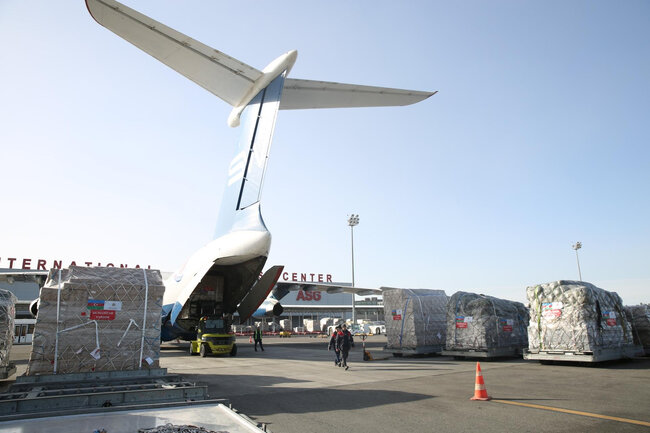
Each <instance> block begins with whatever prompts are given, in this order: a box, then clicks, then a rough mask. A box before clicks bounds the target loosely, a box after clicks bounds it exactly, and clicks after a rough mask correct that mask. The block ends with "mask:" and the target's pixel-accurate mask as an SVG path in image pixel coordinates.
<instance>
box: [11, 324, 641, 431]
mask: <svg viewBox="0 0 650 433" xmlns="http://www.w3.org/2000/svg"><path fill="white" fill-rule="evenodd" d="M327 341H328V340H327V339H326V338H310V337H296V336H294V337H291V338H288V339H284V338H277V337H269V338H265V340H264V346H265V349H266V350H265V351H264V352H262V351H258V352H255V351H254V350H253V344H251V343H249V342H248V338H238V346H239V347H238V349H239V350H238V354H237V357H232V358H231V357H207V358H201V357H196V356H193V357H190V356H189V355H188V343H164V344H163V345H162V350H161V366H162V367H165V368H167V369H168V371H169V372H170V373H179V374H182V375H183V376H184V377H185V378H186V379H188V380H191V381H196V382H201V383H205V384H207V385H208V392H209V395H210V397H211V398H227V399H229V400H230V402H231V403H232V405H233V407H235V408H237V409H238V410H240V411H241V412H243V413H244V414H246V415H248V416H249V417H251V418H252V419H254V420H255V421H257V422H260V423H265V424H267V425H268V428H269V429H270V430H271V431H272V432H273V433H293V432H296V433H298V432H301V433H302V432H306V431H308V432H327V433H332V432H340V431H347V432H373V433H375V432H388V431H391V432H393V431H404V432H419V431H434V430H435V431H448V432H503V431H516V432H577V431H589V432H612V431H615V432H628V431H629V432H633V431H650V358H636V359H633V360H625V361H617V362H609V363H605V364H599V365H589V366H583V365H567V364H562V365H542V364H540V363H538V362H532V361H523V360H521V359H509V360H499V361H485V360H484V361H481V369H482V371H483V377H484V380H485V384H486V388H487V391H488V394H489V395H490V396H491V397H492V398H493V399H492V400H491V401H470V400H469V399H470V397H472V396H473V395H474V384H475V379H476V375H475V369H476V360H455V359H454V358H451V357H440V356H434V357H424V358H408V357H404V358H394V357H392V356H388V354H384V353H383V352H382V350H381V348H382V347H383V346H384V344H385V343H386V339H385V337H383V336H372V337H369V339H368V341H367V347H368V349H369V350H370V352H371V353H372V354H374V355H375V357H383V358H387V359H383V360H377V361H369V362H364V361H363V360H362V353H363V352H362V349H361V342H360V341H359V338H357V341H358V342H357V345H356V348H355V349H353V351H352V352H351V356H350V362H349V364H350V370H348V371H345V370H344V369H342V368H338V367H335V366H334V355H333V353H332V352H328V351H327ZM28 351H29V346H14V348H13V349H12V359H14V360H15V362H16V363H17V367H18V374H22V372H24V370H25V367H26V359H27V357H28ZM5 382H7V381H5Z"/></svg>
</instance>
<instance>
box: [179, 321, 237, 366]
mask: <svg viewBox="0 0 650 433" xmlns="http://www.w3.org/2000/svg"><path fill="white" fill-rule="evenodd" d="M199 354H200V355H201V356H202V357H206V356H207V355H230V356H237V344H235V334H234V333H233V332H231V331H230V326H229V325H228V324H227V323H226V321H225V320H224V319H223V318H221V317H210V316H204V317H201V319H199V325H198V326H197V329H196V340H192V341H190V355H199Z"/></svg>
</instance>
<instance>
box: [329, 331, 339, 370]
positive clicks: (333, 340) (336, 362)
mask: <svg viewBox="0 0 650 433" xmlns="http://www.w3.org/2000/svg"><path fill="white" fill-rule="evenodd" d="M340 330H341V325H336V328H334V332H332V336H331V337H330V344H329V345H328V346H327V350H332V349H334V355H335V356H336V359H335V360H334V365H336V366H337V367H340V366H341V351H340V350H339V348H338V346H337V345H336V336H337V335H338V333H339V331H340Z"/></svg>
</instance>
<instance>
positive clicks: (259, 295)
mask: <svg viewBox="0 0 650 433" xmlns="http://www.w3.org/2000/svg"><path fill="white" fill-rule="evenodd" d="M283 269H284V266H273V267H272V268H271V269H269V270H268V271H266V272H265V273H264V275H262V278H260V279H259V280H257V282H256V283H255V284H254V285H253V287H252V288H251V290H250V291H249V292H248V294H247V295H246V296H245V297H244V299H243V300H242V301H241V303H240V304H239V306H238V307H237V312H238V313H239V318H240V321H241V322H244V321H245V320H247V319H248V318H249V317H250V316H252V315H253V313H254V312H255V310H257V308H258V307H259V306H260V305H262V302H264V300H265V299H266V297H267V296H268V295H269V293H270V292H271V290H272V289H273V286H275V283H276V282H277V281H278V278H280V274H281V273H282V270H283Z"/></svg>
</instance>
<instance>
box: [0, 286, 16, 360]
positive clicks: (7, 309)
mask: <svg viewBox="0 0 650 433" xmlns="http://www.w3.org/2000/svg"><path fill="white" fill-rule="evenodd" d="M15 318H16V297H15V296H14V294H13V293H11V292H10V291H8V290H2V289H0V368H2V367H7V366H8V365H9V354H10V352H11V347H12V345H13V343H14V327H15V325H14V323H15Z"/></svg>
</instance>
